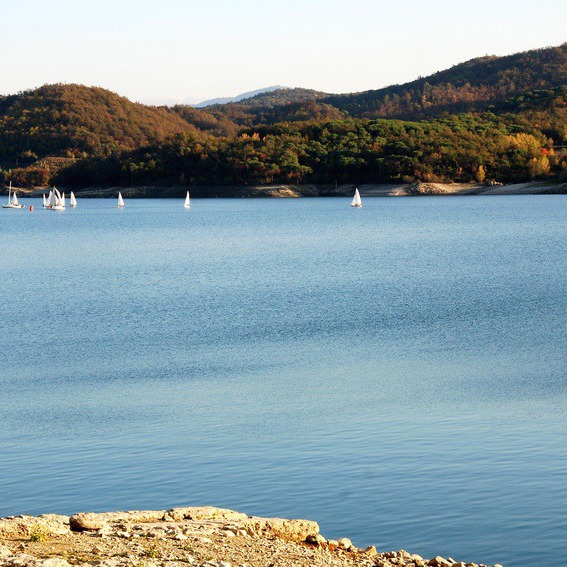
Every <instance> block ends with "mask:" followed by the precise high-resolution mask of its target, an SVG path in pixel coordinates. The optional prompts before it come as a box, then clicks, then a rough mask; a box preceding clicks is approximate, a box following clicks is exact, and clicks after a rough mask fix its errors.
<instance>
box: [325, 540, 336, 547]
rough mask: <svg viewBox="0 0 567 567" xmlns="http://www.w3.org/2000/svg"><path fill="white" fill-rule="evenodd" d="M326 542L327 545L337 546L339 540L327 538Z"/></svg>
mask: <svg viewBox="0 0 567 567" xmlns="http://www.w3.org/2000/svg"><path fill="white" fill-rule="evenodd" d="M327 543H328V544H329V545H332V546H334V547H337V546H338V545H339V542H338V541H337V540H336V539H328V540H327Z"/></svg>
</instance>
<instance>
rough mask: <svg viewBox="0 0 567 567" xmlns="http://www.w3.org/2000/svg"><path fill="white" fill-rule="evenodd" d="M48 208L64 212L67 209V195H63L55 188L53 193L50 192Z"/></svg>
mask: <svg viewBox="0 0 567 567" xmlns="http://www.w3.org/2000/svg"><path fill="white" fill-rule="evenodd" d="M47 208H48V209H49V210H50V211H63V210H64V209H65V193H63V195H61V193H59V190H58V189H57V187H54V188H53V191H50V192H49V198H48V199H47Z"/></svg>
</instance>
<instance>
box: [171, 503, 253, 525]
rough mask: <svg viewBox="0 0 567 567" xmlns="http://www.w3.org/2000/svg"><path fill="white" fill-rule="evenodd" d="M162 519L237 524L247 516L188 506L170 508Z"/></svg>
mask: <svg viewBox="0 0 567 567" xmlns="http://www.w3.org/2000/svg"><path fill="white" fill-rule="evenodd" d="M164 518H165V519H167V520H172V521H174V522H179V521H181V520H226V521H229V522H235V521H236V522H238V521H240V520H244V519H245V518H248V516H247V515H246V514H242V513H241V512H235V511H234V510H228V509H226V508H215V507H214V506H189V507H187V508H172V509H171V510H168V511H167V512H166V513H165V515H164Z"/></svg>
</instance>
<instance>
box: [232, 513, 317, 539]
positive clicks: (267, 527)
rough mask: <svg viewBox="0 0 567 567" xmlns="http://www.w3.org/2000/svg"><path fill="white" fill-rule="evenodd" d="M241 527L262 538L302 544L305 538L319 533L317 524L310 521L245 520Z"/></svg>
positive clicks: (278, 519)
mask: <svg viewBox="0 0 567 567" xmlns="http://www.w3.org/2000/svg"><path fill="white" fill-rule="evenodd" d="M242 527H243V528H245V529H247V530H248V529H252V530H253V531H254V532H256V533H257V534H259V535H261V536H264V537H279V538H282V539H288V540H291V541H298V542H303V541H305V539H306V538H307V536H309V535H312V534H316V533H319V524H318V523H317V522H312V521H310V520H284V519H282V518H257V517H252V518H246V519H245V520H244V521H243V522H242Z"/></svg>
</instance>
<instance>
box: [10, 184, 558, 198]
mask: <svg viewBox="0 0 567 567" xmlns="http://www.w3.org/2000/svg"><path fill="white" fill-rule="evenodd" d="M355 187H358V189H359V190H360V193H361V195H362V197H419V196H427V195H439V196H460V195H550V194H567V183H552V182H549V181H529V182H525V183H513V184H508V185H500V184H498V185H491V184H483V183H399V184H395V183H389V184H361V185H355V184H343V185H338V186H337V187H335V186H334V185H268V186H263V185H246V186H245V185H223V186H201V185H198V186H189V187H182V186H169V187H168V186H157V185H155V186H150V185H144V186H135V187H84V188H79V189H72V190H73V191H74V192H75V194H76V195H77V197H80V198H111V197H116V195H117V194H118V192H119V191H120V192H122V195H123V196H124V197H125V198H129V199H135V198H140V199H143V198H154V199H155V198H175V199H181V198H183V197H185V192H186V191H187V189H189V190H190V191H191V196H192V197H196V198H299V197H351V196H352V194H353V193H354V189H355ZM60 189H61V190H62V191H65V192H66V193H67V194H68V193H69V191H70V190H71V189H69V188H65V187H61V188H60ZM16 190H17V191H18V193H19V194H20V196H22V197H41V195H42V194H43V193H45V192H46V189H25V188H24V189H21V188H16ZM1 192H2V193H3V194H7V193H8V190H7V188H3V189H2V190H1Z"/></svg>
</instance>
